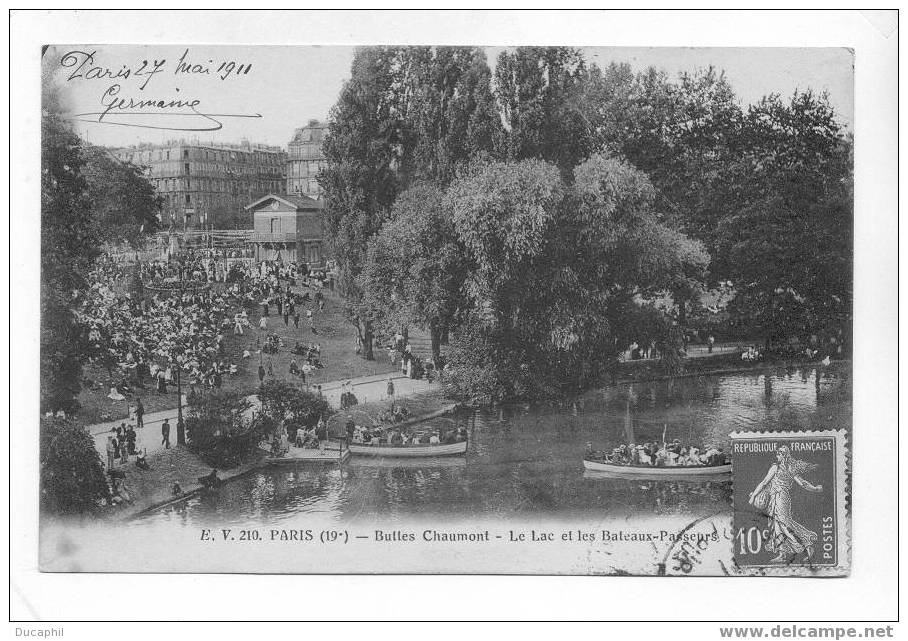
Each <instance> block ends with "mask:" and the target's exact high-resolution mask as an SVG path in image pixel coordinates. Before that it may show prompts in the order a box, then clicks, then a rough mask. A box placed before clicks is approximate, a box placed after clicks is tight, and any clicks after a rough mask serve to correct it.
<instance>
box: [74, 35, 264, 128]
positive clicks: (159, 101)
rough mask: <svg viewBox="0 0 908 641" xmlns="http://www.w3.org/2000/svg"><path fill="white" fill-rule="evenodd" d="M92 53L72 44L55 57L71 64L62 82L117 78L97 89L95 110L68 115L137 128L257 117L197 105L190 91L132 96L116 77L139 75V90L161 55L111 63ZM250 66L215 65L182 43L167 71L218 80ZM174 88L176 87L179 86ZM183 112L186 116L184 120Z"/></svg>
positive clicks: (161, 63) (161, 67) (159, 65)
mask: <svg viewBox="0 0 908 641" xmlns="http://www.w3.org/2000/svg"><path fill="white" fill-rule="evenodd" d="M96 56H97V51H90V52H89V51H80V50H72V51H69V52H67V53H66V54H64V55H63V57H62V58H61V59H60V66H61V67H63V68H65V69H70V70H71V71H70V73H69V74H68V75H67V76H66V82H88V81H94V80H100V81H105V82H107V81H110V80H117V81H118V82H114V83H113V84H111V85H110V86H108V87H107V88H106V89H105V90H104V92H103V93H102V94H101V98H100V105H101V107H102V109H101V110H99V111H84V112H81V113H77V114H75V115H74V116H73V117H72V118H73V120H77V121H80V122H90V123H97V124H106V125H117V126H121V127H138V128H142V129H164V130H169V131H217V130H219V129H222V128H223V126H224V125H223V123H222V122H221V119H225V118H261V117H262V115H261V114H257V113H256V114H233V113H208V112H205V111H202V110H201V104H202V101H201V100H200V99H198V98H194V97H167V98H164V97H155V98H145V97H141V98H137V97H134V96H124V95H121V92H123V91H124V90H123V86H122V83H125V82H128V81H129V80H130V79H131V78H134V79H143V81H142V83H141V84H140V85H139V87H138V90H139V91H145V89H146V88H147V87H148V85H149V83H150V82H151V80H152V79H153V78H154V77H155V76H156V75H157V74H161V73H164V72H165V70H166V69H167V59H166V58H161V59H160V60H158V59H153V60H142V61H141V62H140V63H138V64H136V65H127V64H121V65H120V66H119V67H113V68H112V67H107V66H103V65H100V64H97V61H96ZM251 70H252V64H251V63H242V62H236V61H233V60H225V61H222V62H221V63H220V65H216V64H214V61H213V60H208V61H207V62H204V61H201V62H200V61H193V60H192V59H191V57H190V54H189V49H188V48H187V49H185V50H184V51H183V54H182V55H181V56H180V57H179V59H178V60H177V61H176V64H175V65H174V66H173V75H174V76H177V77H184V78H185V77H192V76H213V77H214V78H216V79H217V80H220V81H221V82H223V81H226V80H228V79H230V78H235V77H237V76H245V75H248V74H249V72H250V71H251ZM175 91H176V92H177V93H179V92H180V89H179V87H177V88H176V89H175ZM162 117H163V119H164V121H163V122H162V120H161V119H162ZM171 118H176V119H179V123H178V124H176V123H175V124H169V123H167V122H166V120H168V119H171ZM187 118H188V119H192V120H190V121H189V122H188V123H187V121H186V119H187ZM193 120H197V122H193Z"/></svg>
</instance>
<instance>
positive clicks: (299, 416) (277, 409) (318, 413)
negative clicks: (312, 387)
mask: <svg viewBox="0 0 908 641" xmlns="http://www.w3.org/2000/svg"><path fill="white" fill-rule="evenodd" d="M258 397H259V400H260V401H261V402H262V410H261V413H262V414H263V415H264V416H266V417H267V418H268V420H269V421H270V422H271V423H273V424H274V425H279V424H280V423H282V422H283V423H284V425H285V426H286V427H287V428H288V429H290V428H293V429H295V428H298V427H306V428H310V427H312V426H314V425H315V424H316V423H318V419H319V418H320V417H322V416H324V417H327V416H328V415H330V414H331V407H330V405H328V401H327V400H325V398H323V397H320V396H318V395H317V394H313V393H312V392H308V391H306V390H302V389H300V388H298V387H296V386H294V385H293V384H292V383H290V382H289V381H283V380H278V379H274V380H267V381H265V382H264V383H262V385H261V387H259V391H258Z"/></svg>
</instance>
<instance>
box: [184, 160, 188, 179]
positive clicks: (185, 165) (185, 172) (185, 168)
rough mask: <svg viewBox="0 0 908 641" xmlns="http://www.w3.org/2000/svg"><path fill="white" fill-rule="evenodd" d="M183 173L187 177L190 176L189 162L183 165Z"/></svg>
mask: <svg viewBox="0 0 908 641" xmlns="http://www.w3.org/2000/svg"><path fill="white" fill-rule="evenodd" d="M183 173H184V174H186V175H187V176H188V175H189V163H188V162H187V163H184V164H183Z"/></svg>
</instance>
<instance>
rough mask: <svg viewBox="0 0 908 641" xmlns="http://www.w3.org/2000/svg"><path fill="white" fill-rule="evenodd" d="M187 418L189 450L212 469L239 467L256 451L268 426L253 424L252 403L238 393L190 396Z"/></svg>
mask: <svg viewBox="0 0 908 641" xmlns="http://www.w3.org/2000/svg"><path fill="white" fill-rule="evenodd" d="M189 403H190V408H189V411H188V413H187V418H186V436H187V437H188V440H189V449H190V450H192V451H193V452H195V453H196V454H198V455H199V457H200V458H201V459H202V460H203V461H205V463H207V464H208V465H211V466H212V467H214V468H223V469H229V468H233V467H236V466H238V465H240V464H241V463H243V462H245V461H247V460H248V459H249V458H251V457H252V456H254V455H255V454H256V453H257V452H258V447H259V443H260V442H261V440H262V436H263V435H264V434H265V430H266V429H267V426H266V425H265V424H264V423H263V422H262V421H253V420H252V417H251V416H250V409H251V408H252V404H251V403H250V402H249V401H248V400H247V399H246V398H245V397H244V396H243V395H242V394H240V393H239V392H236V391H232V390H220V389H215V390H211V391H209V392H205V393H201V394H193V395H192V396H191V397H190V399H189Z"/></svg>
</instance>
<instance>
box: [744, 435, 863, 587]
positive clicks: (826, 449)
mask: <svg viewBox="0 0 908 641" xmlns="http://www.w3.org/2000/svg"><path fill="white" fill-rule="evenodd" d="M731 439H732V465H733V482H734V495H733V506H734V524H733V546H734V562H735V564H736V565H737V567H738V568H739V569H740V570H743V571H747V570H761V571H762V572H761V573H767V574H785V575H803V576H808V575H810V576H812V575H815V574H832V575H836V576H838V575H847V574H848V573H849V569H850V558H849V551H850V549H849V527H848V521H847V514H846V490H847V487H846V482H845V434H844V432H843V431H842V430H824V431H810V432H757V433H747V432H736V433H733V434H731Z"/></svg>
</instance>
